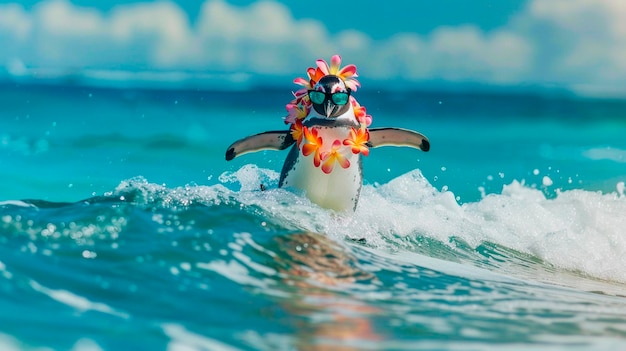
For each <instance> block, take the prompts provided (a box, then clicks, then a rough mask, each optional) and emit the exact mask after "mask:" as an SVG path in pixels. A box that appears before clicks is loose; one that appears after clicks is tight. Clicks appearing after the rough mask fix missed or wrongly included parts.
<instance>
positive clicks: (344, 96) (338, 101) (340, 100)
mask: <svg viewBox="0 0 626 351" xmlns="http://www.w3.org/2000/svg"><path fill="white" fill-rule="evenodd" d="M349 97H350V95H348V93H334V94H333V95H332V99H333V102H334V103H335V105H345V104H347V103H348V98H349Z"/></svg>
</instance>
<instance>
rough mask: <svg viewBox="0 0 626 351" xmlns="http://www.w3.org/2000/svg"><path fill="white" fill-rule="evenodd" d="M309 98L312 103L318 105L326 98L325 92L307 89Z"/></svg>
mask: <svg viewBox="0 0 626 351" xmlns="http://www.w3.org/2000/svg"><path fill="white" fill-rule="evenodd" d="M309 99H311V102H313V103H314V104H317V105H319V104H321V103H323V102H324V99H326V93H323V92H321V91H317V90H309Z"/></svg>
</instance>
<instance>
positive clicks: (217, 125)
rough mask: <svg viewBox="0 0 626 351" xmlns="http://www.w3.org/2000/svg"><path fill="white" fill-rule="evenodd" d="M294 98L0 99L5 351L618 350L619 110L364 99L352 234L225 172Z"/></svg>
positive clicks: (541, 101)
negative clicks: (418, 141) (372, 144)
mask: <svg viewBox="0 0 626 351" xmlns="http://www.w3.org/2000/svg"><path fill="white" fill-rule="evenodd" d="M289 89H290V88H284V89H270V90H268V91H263V92H261V91H259V90H258V89H250V90H239V91H238V90H232V91H208V90H193V89H188V90H165V89H159V90H149V89H143V90H142V89H106V88H93V87H77V86H71V85H63V84H55V85H23V84H13V83H6V84H4V85H1V86H0V311H1V312H0V349H2V350H11V351H12V350H339V349H341V350H528V349H538V350H621V349H626V196H625V194H624V191H625V189H624V188H625V187H624V182H625V181H626V138H625V137H624V135H626V101H619V100H588V99H581V98H576V97H572V96H567V95H555V96H550V95H543V96H542V95H540V94H511V93H471V94H470V93H459V92H456V93H450V92H448V93H436V92H424V91H415V92H400V91H378V90H376V89H371V90H368V87H367V86H364V87H363V88H362V89H360V90H359V92H358V93H357V97H358V98H359V101H360V102H361V103H362V104H363V105H365V106H367V108H368V112H369V113H371V114H372V115H373V116H374V122H373V127H383V126H396V127H403V128H410V129H415V130H418V131H420V132H422V133H424V134H425V135H427V136H428V137H429V138H430V141H431V146H432V148H431V151H430V152H428V153H424V152H421V151H418V150H414V149H404V148H391V147H390V148H378V149H373V150H371V153H370V155H369V156H368V157H366V158H365V160H364V177H365V186H364V189H363V194H362V197H361V200H360V203H359V205H358V208H357V210H356V212H355V213H354V214H352V215H346V214H336V213H333V212H332V211H327V210H324V209H321V208H318V207H317V206H315V205H313V204H311V203H310V202H309V201H308V200H307V199H305V198H301V197H298V196H297V195H295V194H292V193H290V192H288V191H285V190H283V189H278V188H277V181H278V175H279V174H278V171H279V170H280V168H281V166H282V161H283V160H284V157H285V156H286V152H273V151H266V152H260V153H256V154H248V155H244V156H242V157H239V158H237V159H235V160H233V161H231V162H226V161H225V160H224V152H225V150H226V147H227V146H228V145H230V143H232V142H233V141H235V140H237V139H238V138H241V137H243V136H247V135H250V134H254V133H258V132H261V131H265V130H276V129H281V128H284V124H283V122H282V120H281V117H282V116H284V105H285V103H286V102H288V101H289V100H290V97H291V95H290V90H289ZM260 184H263V185H265V187H266V188H267V190H266V191H260Z"/></svg>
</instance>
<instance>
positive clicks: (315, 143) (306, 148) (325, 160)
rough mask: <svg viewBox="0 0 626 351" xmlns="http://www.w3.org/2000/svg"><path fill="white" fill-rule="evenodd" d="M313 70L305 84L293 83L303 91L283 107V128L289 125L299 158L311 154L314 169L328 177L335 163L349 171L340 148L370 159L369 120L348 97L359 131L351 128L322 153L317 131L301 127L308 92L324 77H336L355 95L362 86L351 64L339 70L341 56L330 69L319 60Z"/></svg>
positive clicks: (302, 80) (306, 111) (301, 80)
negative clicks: (284, 112)
mask: <svg viewBox="0 0 626 351" xmlns="http://www.w3.org/2000/svg"><path fill="white" fill-rule="evenodd" d="M316 66H317V67H315V68H314V67H309V68H308V69H307V71H306V73H307V76H308V78H309V79H308V80H307V79H305V78H301V77H299V78H296V79H294V81H293V82H294V83H295V84H297V85H300V86H302V88H300V89H299V90H297V91H296V92H294V93H293V95H294V99H293V100H292V101H290V102H289V103H288V104H287V105H286V106H285V107H286V109H287V116H286V117H285V119H284V121H285V124H289V125H290V130H291V135H292V136H293V139H294V140H295V141H296V144H297V146H298V148H299V149H300V150H301V152H302V154H303V155H304V156H309V155H311V154H313V164H314V165H315V167H320V166H321V167H322V171H323V172H324V173H326V174H329V173H331V172H332V171H333V167H334V165H335V163H338V164H339V165H340V166H341V167H342V168H348V167H350V161H349V160H348V159H347V158H346V156H345V155H344V154H342V153H341V149H342V146H346V147H349V149H350V150H351V152H352V153H353V154H355V155H356V154H359V153H361V154H363V155H364V156H367V155H369V148H368V147H367V142H368V141H369V137H370V135H369V130H368V127H369V126H370V125H371V124H372V116H371V115H368V114H367V110H366V109H365V106H362V105H360V104H359V103H358V102H357V101H356V99H355V98H354V97H353V96H350V104H351V105H352V110H353V111H354V117H355V118H356V120H357V121H358V122H359V124H360V126H359V128H354V127H352V129H351V130H350V133H349V135H348V137H347V138H346V139H344V140H339V139H336V140H334V141H333V142H332V144H331V146H330V149H328V150H327V151H324V152H322V146H323V145H324V140H323V138H322V137H320V136H318V130H317V128H315V127H311V128H308V127H306V126H304V125H303V124H302V122H303V121H304V120H305V119H306V118H307V117H308V116H309V113H310V112H311V100H310V99H309V95H308V91H309V90H310V89H313V87H314V86H315V85H316V84H317V82H319V80H320V79H322V78H323V77H325V76H327V75H334V76H337V77H339V78H340V79H341V80H343V82H344V84H345V85H346V87H348V88H350V89H351V90H352V91H356V90H357V88H358V87H360V86H361V83H359V81H358V80H357V79H356V78H357V77H358V74H357V72H356V66H355V65H352V64H350V65H347V66H345V67H343V68H341V56H339V55H334V56H333V57H332V58H331V60H330V66H329V65H328V63H326V61H324V60H322V59H319V60H317V61H316Z"/></svg>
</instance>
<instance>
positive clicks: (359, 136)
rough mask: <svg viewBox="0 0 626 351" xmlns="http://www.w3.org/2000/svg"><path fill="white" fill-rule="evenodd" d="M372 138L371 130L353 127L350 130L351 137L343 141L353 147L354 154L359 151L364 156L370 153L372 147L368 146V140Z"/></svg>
mask: <svg viewBox="0 0 626 351" xmlns="http://www.w3.org/2000/svg"><path fill="white" fill-rule="evenodd" d="M369 140H370V132H369V131H368V130H367V129H366V128H359V129H356V128H352V129H351V130H350V137H349V138H348V139H346V140H344V141H343V144H344V145H346V146H350V147H351V148H352V153H353V154H355V155H356V154H358V153H359V152H360V153H362V154H363V156H367V155H369V154H370V149H369V148H368V147H367V142H368V141H369Z"/></svg>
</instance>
